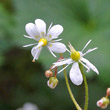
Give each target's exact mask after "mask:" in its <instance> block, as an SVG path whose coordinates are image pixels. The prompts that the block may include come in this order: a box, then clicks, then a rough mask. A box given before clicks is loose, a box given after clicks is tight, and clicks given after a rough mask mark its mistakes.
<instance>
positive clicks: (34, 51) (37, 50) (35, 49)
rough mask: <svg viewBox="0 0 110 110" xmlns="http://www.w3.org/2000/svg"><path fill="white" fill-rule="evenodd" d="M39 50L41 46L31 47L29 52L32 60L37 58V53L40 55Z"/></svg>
mask: <svg viewBox="0 0 110 110" xmlns="http://www.w3.org/2000/svg"><path fill="white" fill-rule="evenodd" d="M41 50H42V46H41V47H38V48H37V46H35V47H33V48H32V50H31V54H32V56H33V57H34V58H33V61H34V60H35V59H36V60H37V59H38V58H39V55H40V52H41Z"/></svg>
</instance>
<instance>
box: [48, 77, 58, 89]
mask: <svg viewBox="0 0 110 110" xmlns="http://www.w3.org/2000/svg"><path fill="white" fill-rule="evenodd" d="M57 84H58V79H57V78H56V77H51V78H49V80H48V81H47V85H48V86H49V87H50V88H51V89H54V88H55V87H56V86H57Z"/></svg>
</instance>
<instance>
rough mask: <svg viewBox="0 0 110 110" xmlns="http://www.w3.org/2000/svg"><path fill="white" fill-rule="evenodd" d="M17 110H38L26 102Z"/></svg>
mask: <svg viewBox="0 0 110 110" xmlns="http://www.w3.org/2000/svg"><path fill="white" fill-rule="evenodd" d="M17 110H38V107H37V106H36V105H35V104H32V103H30V102H27V103H25V104H24V105H23V107H22V108H18V109H17Z"/></svg>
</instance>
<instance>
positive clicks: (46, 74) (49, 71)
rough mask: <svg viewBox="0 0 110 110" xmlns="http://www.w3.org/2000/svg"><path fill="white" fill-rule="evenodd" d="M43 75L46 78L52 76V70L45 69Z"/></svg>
mask: <svg viewBox="0 0 110 110" xmlns="http://www.w3.org/2000/svg"><path fill="white" fill-rule="evenodd" d="M45 76H46V77H47V78H49V77H52V76H53V72H52V71H51V70H46V71H45Z"/></svg>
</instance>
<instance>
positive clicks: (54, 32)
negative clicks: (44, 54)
mask: <svg viewBox="0 0 110 110" xmlns="http://www.w3.org/2000/svg"><path fill="white" fill-rule="evenodd" d="M62 32H63V27H62V26H61V25H54V26H53V27H52V28H51V29H50V30H49V32H48V33H47V39H48V41H50V40H52V39H56V38H58V36H59V35H60V34H61V33H62Z"/></svg>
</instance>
